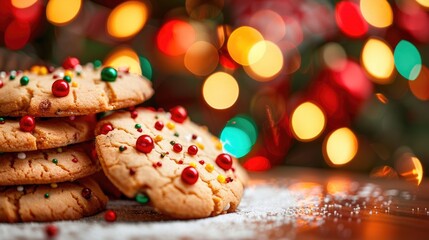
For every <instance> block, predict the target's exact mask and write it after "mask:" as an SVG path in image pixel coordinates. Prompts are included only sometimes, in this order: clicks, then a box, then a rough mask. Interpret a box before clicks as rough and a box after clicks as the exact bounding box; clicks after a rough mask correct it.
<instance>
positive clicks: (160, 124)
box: [154, 121, 164, 131]
mask: <svg viewBox="0 0 429 240" xmlns="http://www.w3.org/2000/svg"><path fill="white" fill-rule="evenodd" d="M154 127H155V129H156V130H158V131H161V130H162V129H163V128H164V123H163V122H162V121H156V122H155V126H154Z"/></svg>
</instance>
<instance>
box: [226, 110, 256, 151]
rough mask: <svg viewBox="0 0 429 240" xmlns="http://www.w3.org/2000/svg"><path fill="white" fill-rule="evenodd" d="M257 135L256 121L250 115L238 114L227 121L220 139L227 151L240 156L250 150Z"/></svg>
mask: <svg viewBox="0 0 429 240" xmlns="http://www.w3.org/2000/svg"><path fill="white" fill-rule="evenodd" d="M257 137H258V132H257V129H256V124H255V122H254V121H253V120H252V119H251V118H250V117H248V116H244V115H238V116H236V117H233V118H232V119H230V120H229V121H228V122H227V124H226V126H225V127H224V128H223V130H222V132H221V134H220V141H221V142H222V146H223V149H224V150H225V151H226V152H228V153H229V154H231V155H233V156H234V157H238V158H239V157H243V156H245V155H246V154H247V153H249V152H250V150H251V149H252V146H253V145H254V144H255V142H256V139H257Z"/></svg>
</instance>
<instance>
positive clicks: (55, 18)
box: [46, 0, 82, 26]
mask: <svg viewBox="0 0 429 240" xmlns="http://www.w3.org/2000/svg"><path fill="white" fill-rule="evenodd" d="M81 7H82V0H50V1H49V2H48V5H47V6H46V18H47V19H48V21H49V22H51V23H52V24H54V25H58V26H63V25H65V24H67V23H69V22H71V21H73V19H75V18H76V16H77V15H78V14H79V11H80V9H81Z"/></svg>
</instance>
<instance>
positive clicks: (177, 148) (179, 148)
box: [173, 143, 183, 153]
mask: <svg viewBox="0 0 429 240" xmlns="http://www.w3.org/2000/svg"><path fill="white" fill-rule="evenodd" d="M182 149H183V148H182V145H181V144H180V143H175V144H174V145H173V151H175V152H177V153H179V152H181V151H182Z"/></svg>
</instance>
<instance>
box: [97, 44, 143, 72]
mask: <svg viewBox="0 0 429 240" xmlns="http://www.w3.org/2000/svg"><path fill="white" fill-rule="evenodd" d="M103 65H104V66H111V67H114V68H117V69H118V68H124V67H125V68H127V67H128V68H129V71H130V72H132V73H137V74H142V71H141V67H140V60H139V56H138V55H137V53H136V52H134V51H133V50H132V49H131V48H128V47H119V48H117V49H115V50H114V51H113V52H112V53H110V54H109V56H108V57H107V58H106V59H105V60H104V62H103Z"/></svg>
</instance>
